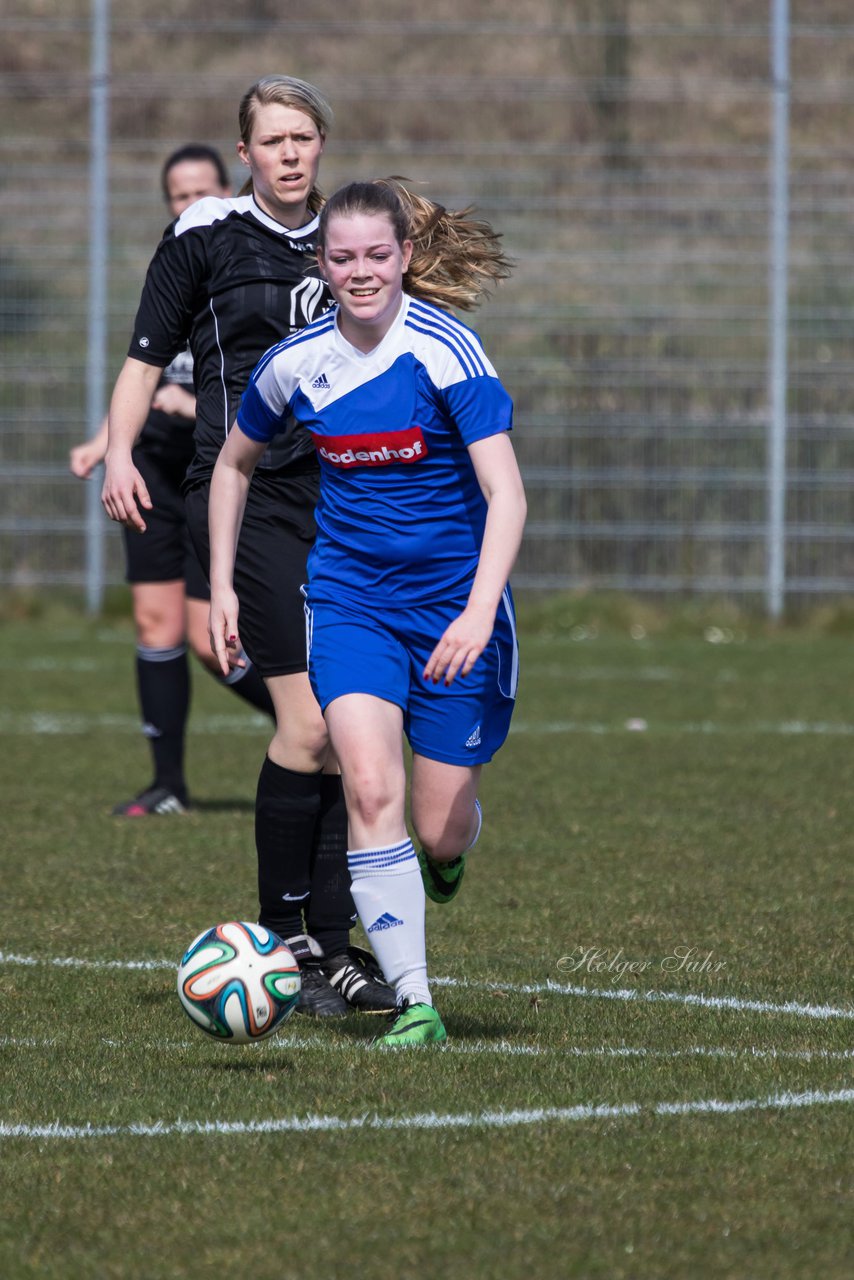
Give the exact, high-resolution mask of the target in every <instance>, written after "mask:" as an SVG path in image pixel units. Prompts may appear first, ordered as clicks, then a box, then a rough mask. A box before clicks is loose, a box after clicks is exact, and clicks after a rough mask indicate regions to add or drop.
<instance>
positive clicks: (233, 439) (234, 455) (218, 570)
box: [208, 427, 264, 591]
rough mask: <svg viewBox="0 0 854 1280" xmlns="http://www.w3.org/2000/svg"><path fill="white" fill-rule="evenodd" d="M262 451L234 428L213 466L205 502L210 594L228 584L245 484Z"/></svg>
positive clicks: (231, 570) (230, 579)
mask: <svg viewBox="0 0 854 1280" xmlns="http://www.w3.org/2000/svg"><path fill="white" fill-rule="evenodd" d="M263 451H264V446H263V445H259V446H256V445H255V444H254V443H253V442H251V441H250V440H248V439H247V437H246V436H244V435H243V433H242V432H241V431H240V430H239V428H237V427H234V428H233V429H232V431H231V432H230V434H229V437H228V439H227V440H226V442H225V444H224V446H223V448H222V451H221V452H220V455H219V457H218V459H217V463H216V466H215V467H214V471H213V476H212V478H211V489H210V499H209V502H208V532H209V534H210V546H211V564H210V574H211V579H210V580H211V591H217V590H228V589H230V587H231V585H232V580H233V577H234V558H235V555H236V554H237V539H238V537H239V536H240V526H241V525H242V523H243V512H244V510H245V508H246V497H247V494H248V493H249V482H250V480H251V479H252V473H253V472H254V470H255V464H256V462H257V461H258V458H260V456H261V454H262V453H263Z"/></svg>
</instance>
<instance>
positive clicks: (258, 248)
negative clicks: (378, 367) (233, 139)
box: [128, 196, 332, 486]
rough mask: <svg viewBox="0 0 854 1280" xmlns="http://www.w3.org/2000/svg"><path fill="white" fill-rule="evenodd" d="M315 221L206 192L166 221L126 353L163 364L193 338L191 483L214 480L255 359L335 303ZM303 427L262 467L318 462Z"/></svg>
mask: <svg viewBox="0 0 854 1280" xmlns="http://www.w3.org/2000/svg"><path fill="white" fill-rule="evenodd" d="M316 230H317V218H316V217H315V218H313V219H312V220H311V221H310V222H309V223H307V224H306V225H305V226H304V227H300V228H299V229H298V230H296V231H291V230H289V229H288V228H287V227H283V226H281V225H280V224H279V223H278V222H275V221H274V219H272V218H271V217H269V215H268V214H266V213H264V211H263V209H261V208H260V207H259V206H258V205H257V204H256V203H255V200H254V199H253V198H252V196H236V197H229V198H227V199H220V198H218V197H216V196H208V197H206V198H205V199H203V200H199V201H198V203H196V204H194V205H191V206H190V208H189V209H187V210H186V211H185V212H184V213H183V214H182V215H181V217H180V218H179V219H178V220H177V222H175V223H173V224H172V226H170V227H168V228H167V230H166V232H165V234H164V236H163V239H162V240H161V242H160V245H159V246H158V249H157V252H156V253H155V255H154V258H153V259H152V262H151V265H150V266H149V268H148V275H147V276H146V280H145V286H144V288H143V292H142V298H141V300H140V304H139V310H138V312H137V316H136V321H135V324H134V333H133V338H132V340H131V344H130V349H129V352H128V354H129V355H131V356H133V357H134V359H136V360H142V361H144V363H146V364H152V365H157V366H160V367H164V366H166V365H167V364H169V362H170V361H171V360H173V359H174V358H175V356H176V355H177V354H178V353H179V352H180V351H181V350H182V349H183V347H184V346H185V344H186V343H187V342H189V344H190V350H191V352H192V356H193V361H194V375H195V384H196V430H195V444H196V456H195V458H194V459H193V461H192V463H191V465H190V467H189V470H188V472H187V484H188V486H191V485H192V484H194V483H195V482H197V481H198V480H201V479H204V478H206V477H209V476H210V474H211V472H212V471H213V468H214V464H215V463H216V460H217V457H218V455H219V451H220V449H221V448H222V445H223V442H224V440H225V438H226V436H227V435H228V432H229V430H230V428H231V425H232V423H233V422H234V419H235V416H236V413H237V407H238V404H239V403H240V397H241V394H242V393H243V391H244V390H245V388H246V384H247V383H248V381H249V376H250V374H251V373H252V370H253V369H254V367H255V365H256V363H257V361H258V359H259V358H260V357H261V356H262V355H263V354H264V352H265V351H266V350H267V349H268V348H269V347H271V346H273V345H274V344H275V343H276V342H279V341H281V339H282V338H285V337H288V336H289V335H290V334H292V333H295V332H296V331H297V330H298V329H302V328H303V327H304V326H305V325H306V324H308V322H309V321H310V320H313V319H315V318H316V317H317V316H319V315H320V314H321V313H322V312H323V311H325V310H326V308H327V307H328V306H329V305H330V304H331V301H332V298H331V294H330V293H329V291H328V289H327V287H326V284H325V283H324V281H323V280H321V279H320V277H319V274H318V272H317V268H316V264H315V261H314V250H315V232H316ZM313 450H314V446H313V444H312V442H311V438H310V437H306V438H303V437H302V434H300V435H298V436H295V437H294V438H293V439H290V438H279V439H277V440H276V441H274V442H273V444H272V445H271V447H270V448H269V449H268V450H267V452H266V453H265V455H264V457H263V458H262V460H261V463H260V465H261V466H262V467H266V468H269V469H274V470H281V469H284V468H291V469H292V468H294V466H295V465H296V467H297V469H300V470H301V469H303V468H307V467H314V466H316V465H317V464H316V461H315V459H314V456H313Z"/></svg>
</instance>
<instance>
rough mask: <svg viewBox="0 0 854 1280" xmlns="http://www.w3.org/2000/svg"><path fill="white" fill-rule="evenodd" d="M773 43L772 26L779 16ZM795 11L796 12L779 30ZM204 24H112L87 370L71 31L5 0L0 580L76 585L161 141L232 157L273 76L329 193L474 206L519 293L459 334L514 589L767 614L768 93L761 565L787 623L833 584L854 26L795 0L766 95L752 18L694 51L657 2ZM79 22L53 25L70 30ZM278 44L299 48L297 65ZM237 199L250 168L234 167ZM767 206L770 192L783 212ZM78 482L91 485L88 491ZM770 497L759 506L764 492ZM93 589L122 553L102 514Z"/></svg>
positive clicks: (845, 567) (209, 12) (846, 450)
mask: <svg viewBox="0 0 854 1280" xmlns="http://www.w3.org/2000/svg"><path fill="white" fill-rule="evenodd" d="M776 7H777V10H778V16H779V9H780V6H779V5H777V6H776ZM784 7H787V6H784ZM281 8H282V7H281V6H279V5H272V4H271V5H267V4H266V3H264V2H263V0H256V2H255V3H253V4H249V5H247V6H244V9H245V10H246V12H245V13H244V15H243V16H242V17H241V20H240V22H237V21H236V20H234V18H233V12H232V10H233V6H232V7H229V6H226V5H225V4H224V3H219V0H213V3H209V4H207V5H206V6H205V7H204V9H202V8H201V6H200V5H199V4H198V3H197V0H196V2H194V0H185V2H184V3H183V4H178V5H175V4H173V5H171V6H169V8H168V11H167V9H166V7H165V6H158V5H157V4H155V5H153V6H152V5H148V6H147V7H143V6H142V5H141V4H136V3H135V2H134V0H128V3H125V4H123V5H122V6H121V9H120V10H119V6H115V8H114V11H113V13H112V15H111V17H110V75H109V78H108V79H104V78H103V77H101V78H100V79H99V78H98V76H97V75H95V77H94V87H95V91H96V96H97V92H98V91H100V92H102V93H103V94H105V96H106V97H107V98H108V99H109V111H110V118H111V136H110V143H109V150H108V155H107V159H108V162H109V201H110V203H109V226H110V238H109V261H108V266H109V293H108V307H107V319H108V331H109V348H108V356H107V368H106V370H105V374H106V376H105V378H104V379H103V381H104V385H103V386H102V387H99V388H98V389H97V392H96V395H95V396H94V398H93V396H92V391H91V382H92V375H91V364H90V366H89V374H90V376H89V393H88V395H87V359H91V353H90V352H87V344H90V343H91V325H90V320H91V308H90V304H91V297H92V259H91V256H90V249H91V242H90V227H91V225H92V220H93V217H94V216H95V211H94V210H93V206H92V198H91V191H90V178H91V172H92V170H91V160H92V154H91V152H92V148H91V136H92V117H91V114H90V111H91V104H92V101H93V72H92V65H93V64H92V50H93V40H92V13H91V12H90V9H89V5H88V3H86V0H76V4H71V3H69V4H66V5H64V6H63V14H62V16H61V17H60V16H50V6H47V5H45V4H42V3H39V4H37V3H36V0H31V2H30V3H24V2H19V3H18V6H17V8H16V12H15V14H14V15H9V16H4V17H2V18H0V35H1V36H2V38H3V45H4V49H5V54H4V63H3V68H4V69H3V70H2V71H0V99H2V117H3V124H2V129H0V194H2V209H3V220H2V221H3V225H2V241H3V243H2V265H0V332H2V338H3V352H2V357H0V361H2V371H3V380H2V395H0V584H4V585H6V586H11V587H27V588H34V589H41V588H45V589H47V588H50V587H52V586H57V585H63V584H64V585H68V586H71V587H75V588H77V587H81V586H83V585H84V584H85V582H86V575H87V553H88V554H90V555H91V553H92V537H91V530H90V536H89V537H88V538H87V519H86V509H87V508H86V502H87V499H86V488H87V486H86V485H83V484H81V483H80V482H79V481H77V480H75V479H73V478H72V477H71V476H70V474H69V472H68V469H67V455H68V450H69V448H70V446H71V445H72V444H73V443H75V442H76V441H77V440H79V439H81V438H82V437H83V436H85V435H86V434H87V433H88V432H89V431H90V430H92V429H93V427H94V426H95V425H96V422H95V421H94V419H96V417H97V411H98V402H99V397H100V402H101V403H105V401H106V397H107V396H108V394H109V389H110V385H111V381H112V378H113V376H114V375H115V373H116V372H117V371H118V368H119V367H120V364H121V361H122V358H123V355H124V351H125V348H126V343H127V338H128V334H129V330H130V323H131V319H132V316H133V312H134V308H135V303H136V299H137V297H138V293H139V288H140V285H141V281H142V278H143V275H144V271H145V267H146V265H147V262H148V259H149V257H150V255H151V252H152V250H153V247H154V245H155V244H156V241H157V238H158V236H159V233H160V230H161V229H162V226H163V223H164V221H165V219H164V213H163V208H162V206H161V205H159V204H158V193H157V181H158V174H159V165H160V162H161V160H162V158H163V156H164V155H165V154H166V153H167V152H168V151H169V150H170V149H171V148H172V147H174V146H177V145H179V144H180V143H182V142H185V141H189V140H195V141H206V142H211V143H214V144H216V145H219V146H220V147H221V148H222V149H223V150H224V151H225V152H227V153H228V154H229V155H233V154H234V152H233V144H234V138H235V136H236V105H237V100H238V98H239V96H240V94H241V93H242V92H243V90H244V89H245V88H246V87H247V86H248V84H250V83H251V82H252V81H253V80H254V79H255V78H256V77H257V76H258V75H260V74H264V73H265V72H268V71H272V70H287V71H290V72H292V73H294V74H297V75H303V76H305V77H306V78H308V79H311V80H314V81H315V82H316V83H318V84H319V85H321V87H323V88H324V89H325V90H326V91H327V93H328V95H329V97H330V98H331V100H332V102H333V105H334V107H335V109H336V119H337V125H336V130H335V132H334V134H333V136H332V138H331V139H330V144H329V147H328V150H327V155H326V159H325V161H324V166H325V167H324V185H325V186H326V187H327V188H328V189H331V188H333V187H334V186H335V185H337V183H338V182H339V181H343V180H346V179H348V178H350V177H355V176H373V175H378V174H381V173H389V172H395V173H403V174H406V175H408V176H410V177H413V178H417V179H419V180H423V181H424V183H425V190H426V191H427V192H428V193H429V194H430V195H432V196H434V197H435V198H437V199H440V200H443V201H445V202H447V203H450V204H454V205H459V204H462V203H467V202H469V201H473V202H475V203H476V205H477V206H478V208H479V209H480V210H481V211H482V212H483V213H484V215H485V216H487V217H488V218H489V219H490V220H491V221H492V222H493V224H494V225H496V226H497V227H498V228H499V229H501V230H502V231H503V233H504V236H505V242H506V246H507V249H508V251H509V253H510V254H511V256H512V257H513V258H514V259H515V260H516V264H517V265H516V270H515V273H514V276H513V278H512V279H511V280H510V281H508V282H507V283H506V284H504V285H502V286H501V288H500V289H499V291H498V293H497V294H496V296H495V297H494V298H493V299H492V300H491V301H490V302H488V303H487V304H485V306H484V307H483V308H482V309H481V311H480V312H479V313H478V315H477V317H476V318H475V319H474V321H473V323H474V324H475V327H477V329H478V330H479V332H480V333H481V334H482V336H483V337H484V340H485V342H486V344H487V349H488V351H489V352H490V355H491V356H492V357H493V360H494V363H495V364H496V365H497V367H498V369H499V371H500V373H501V375H502V377H503V379H504V381H505V382H506V384H507V385H508V387H509V389H510V390H511V392H512V394H513V396H514V399H515V402H516V431H515V434H514V439H515V443H516V447H517V451H518V454H519V457H520V461H521V463H522V467H523V470H524V473H525V478H526V484H527V488H528V494H529V507H530V521H529V525H528V530H527V535H526V539H525V544H524V547H523V551H522V555H521V560H520V564H519V566H518V569H517V572H516V574H515V575H514V580H515V582H516V583H517V584H518V585H519V586H521V587H529V588H542V589H580V588H607V589H619V590H626V591H631V592H645V591H646V592H656V593H661V592H670V593H674V592H681V593H697V592H714V593H718V594H721V595H725V596H730V595H735V594H738V595H740V596H741V597H748V596H756V597H757V598H758V599H762V598H763V597H764V598H765V600H766V601H768V599H769V527H770V525H771V524H772V523H773V519H772V518H773V509H772V507H773V496H772V497H770V498H769V494H771V495H773V483H774V481H773V476H772V472H773V449H772V448H771V447H770V444H769V431H770V428H771V425H772V421H771V410H772V407H773V406H772V403H771V400H772V397H770V396H769V387H770V386H771V385H772V381H773V376H772V375H770V374H769V359H770V355H771V348H770V346H769V341H770V335H771V334H772V333H773V317H772V315H771V314H770V313H769V305H770V298H771V292H770V289H769V278H770V277H769V265H770V264H769V245H770V244H771V240H770V232H771V228H772V225H773V214H774V208H773V205H772V200H771V193H772V191H773V184H772V182H771V176H772V158H773V156H774V148H773V142H774V133H773V119H774V116H773V111H772V106H773V102H774V97H775V93H776V94H777V95H778V105H779V94H780V92H781V90H783V89H785V91H786V96H787V99H790V108H789V136H790V150H789V153H788V158H787V172H786V181H785V184H784V186H783V188H782V190H783V192H784V194H785V195H787V197H788V219H787V223H786V228H787V235H788V255H789V256H788V262H789V269H788V281H787V288H786V298H787V301H788V316H787V328H786V334H785V339H786V341H785V344H784V349H783V354H784V355H787V358H788V360H787V368H786V369H785V374H786V383H785V400H784V404H783V406H782V407H783V408H785V409H786V410H787V419H788V435H787V440H786V445H785V452H784V454H783V455H782V457H781V459H780V461H782V462H784V463H785V472H784V473H783V471H782V470H780V471H779V475H778V481H779V484H780V485H781V486H782V487H781V488H780V489H779V491H778V494H777V496H778V498H779V501H780V507H779V512H780V515H781V516H783V515H784V517H785V523H784V526H783V531H784V534H785V539H784V542H781V543H780V551H781V569H782V571H783V572H784V585H785V591H786V594H787V598H788V599H796V598H803V597H809V598H815V597H818V596H830V595H833V594H838V593H845V592H848V591H849V590H850V589H851V584H852V582H854V391H852V385H851V383H852V370H853V369H854V349H852V348H853V344H854V326H852V323H851V315H852V306H851V303H852V292H854V286H852V278H853V277H854V273H852V267H854V246H852V226H854V220H852V213H854V143H852V141H851V139H852V138H854V128H852V125H854V90H852V88H851V85H852V83H854V80H852V77H851V74H850V70H851V64H852V62H854V25H852V24H851V23H849V22H847V21H846V20H845V6H844V5H840V4H838V3H835V0H815V2H814V3H811V4H809V5H807V4H806V2H805V0H802V3H801V5H800V9H801V12H800V13H799V12H798V6H795V7H794V9H793V12H792V22H791V27H790V32H789V38H788V41H787V49H788V52H789V57H790V62H791V73H790V76H791V78H790V90H791V92H790V95H789V92H788V90H789V81H788V78H787V82H786V84H785V85H781V83H780V81H779V79H778V81H777V82H776V83H775V81H774V79H773V77H772V74H771V71H772V63H771V52H770V51H771V47H772V45H771V33H772V15H773V13H774V9H775V4H774V3H773V0H772V3H769V4H766V3H762V2H757V0H730V2H729V3H724V4H722V5H716V6H714V7H712V6H709V7H708V11H709V13H711V14H713V18H711V19H710V20H709V21H708V22H706V23H704V24H698V23H697V22H694V23H693V24H692V25H688V24H686V20H685V19H684V17H683V13H684V6H683V5H681V4H679V3H676V0H660V2H658V0H645V2H644V3H641V0H599V2H598V3H593V0H577V2H575V3H572V2H570V0H567V2H566V3H557V0H531V3H530V4H529V5H528V6H526V10H525V21H524V22H523V21H521V20H520V18H519V17H518V7H517V6H511V5H510V4H509V3H508V4H504V3H495V2H489V3H487V0H456V2H455V3H451V0H437V2H436V3H435V4H434V5H433V6H432V7H431V10H430V13H431V17H430V20H429V21H428V20H416V19H412V18H405V17H402V16H401V15H400V9H401V8H402V6H399V5H396V4H393V3H391V2H390V0H373V2H371V0H361V2H358V3H354V4H352V5H348V6H347V9H346V12H347V18H346V20H344V19H342V18H341V17H340V12H341V6H340V5H338V4H336V3H331V2H325V0H318V2H317V3H315V4H314V5H313V6H312V9H311V20H310V21H309V20H308V19H306V20H304V21H290V20H289V19H288V18H282V16H281ZM72 10H73V11H74V12H69V11H72ZM295 51H296V52H295ZM234 176H235V178H236V179H237V178H238V177H239V175H238V174H237V172H235V175H234ZM778 199H779V188H778ZM91 483H92V482H90V487H91ZM769 484H770V485H771V489H769ZM97 528H98V541H100V538H101V537H102V536H103V539H104V547H105V550H106V558H105V581H107V582H116V581H120V580H121V573H122V566H121V554H120V547H119V543H118V538H117V536H116V531H115V529H113V528H112V527H111V526H109V522H107V521H106V518H105V517H104V518H103V519H102V518H101V517H100V515H98V516H97Z"/></svg>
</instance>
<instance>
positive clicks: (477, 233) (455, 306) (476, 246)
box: [317, 177, 513, 311]
mask: <svg viewBox="0 0 854 1280" xmlns="http://www.w3.org/2000/svg"><path fill="white" fill-rule="evenodd" d="M406 181H408V180H404V179H402V178H398V177H391V178H376V179H374V180H373V181H372V182H351V183H349V184H348V185H347V186H345V187H341V188H339V190H338V191H336V192H335V194H334V195H332V196H330V197H329V199H328V200H327V201H326V203H325V205H324V206H323V208H322V210H321V213H320V226H319V229H318V233H317V236H318V246H319V248H321V249H323V248H324V247H325V244H326V228H327V225H328V222H329V219H330V217H332V216H333V215H336V216H342V217H349V216H352V215H353V214H357V213H368V214H372V213H382V214H385V215H386V216H387V217H388V218H389V220H390V222H391V224H392V226H393V227H394V233H395V237H396V239H397V242H398V244H403V242H404V240H411V241H412V244H413V251H412V258H411V259H410V263H409V267H408V269H407V271H406V274H405V275H404V277H403V286H404V289H405V290H406V292H407V293H410V294H412V296H413V297H415V298H420V299H421V300H422V301H424V302H432V303H435V305H436V306H438V307H444V308H445V309H446V310H459V311H471V310H472V309H473V308H474V307H476V306H477V305H478V303H479V302H480V301H481V300H482V299H483V298H484V297H486V296H488V295H489V293H490V292H491V290H492V289H493V287H494V286H495V285H496V284H497V283H498V281H499V280H503V279H506V277H507V276H509V275H510V273H511V271H512V269H513V264H512V262H511V261H510V259H509V258H507V257H506V255H505V253H504V250H503V249H502V248H501V244H500V240H501V236H500V235H499V233H498V232H496V231H494V230H493V229H492V227H491V226H490V224H489V223H488V222H484V221H483V220H482V219H480V218H476V217H474V216H473V213H474V211H473V209H472V207H471V206H467V207H466V208H465V209H446V208H445V207H444V206H443V205H440V204H436V202H435V201H433V200H429V199H427V197H426V196H422V195H418V194H417V193H416V192H414V191H412V190H411V189H410V188H409V187H408V186H407V185H406Z"/></svg>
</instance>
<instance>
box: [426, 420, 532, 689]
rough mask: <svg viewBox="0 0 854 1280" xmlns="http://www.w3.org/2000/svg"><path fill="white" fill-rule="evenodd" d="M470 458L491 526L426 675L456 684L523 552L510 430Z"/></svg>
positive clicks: (478, 650)
mask: <svg viewBox="0 0 854 1280" xmlns="http://www.w3.org/2000/svg"><path fill="white" fill-rule="evenodd" d="M469 456H470V457H471V460H472V465H473V466H474V469H475V474H476V475H477V479H478V483H479V485H480V487H481V491H482V493H483V496H484V498H485V499H486V502H487V508H488V509H487V516H486V526H485V529H484V534H483V544H482V546H481V549H480V558H479V560H478V567H477V572H476V574H475V578H474V582H473V583H472V589H471V591H470V593H469V598H468V603H467V605H466V607H465V609H464V610H463V612H462V613H461V614H459V616H458V617H457V618H455V619H454V621H453V622H452V623H451V625H450V626H449V627H448V628H447V630H446V631H445V633H444V635H443V636H442V638H441V639H440V641H439V643H438V644H437V645H436V648H435V649H434V650H433V652H432V654H431V655H430V659H429V661H428V663H427V665H426V667H425V668H424V679H425V680H432V681H433V683H434V684H438V682H439V681H440V680H442V679H444V682H445V684H446V685H450V684H452V683H453V681H454V679H455V677H456V676H457V675H460V676H463V677H464V676H466V675H468V673H469V672H470V671H471V669H472V667H473V666H474V664H475V663H476V662H477V660H478V658H479V657H480V655H481V654H482V653H483V650H484V648H485V647H486V645H487V644H488V643H489V638H490V636H491V635H492V629H493V627H494V625H495V614H496V611H497V609H498V604H499V601H500V600H501V594H502V592H503V591H504V588H505V587H506V585H507V580H508V578H509V577H510V571H511V569H512V568H513V565H514V563H515V561H516V556H517V555H518V554H519V547H520V545H521V543H522V530H523V529H524V527H525V516H526V514H527V502H526V499H525V489H524V486H523V484H522V477H521V475H520V473H519V466H518V463H517V462H516V455H515V453H514V452H513V446H512V444H511V443H510V438H509V436H507V435H506V434H503V435H495V436H489V437H488V438H487V439H486V440H478V441H476V442H475V443H474V444H472V445H470V446H469Z"/></svg>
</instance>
